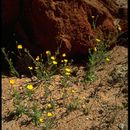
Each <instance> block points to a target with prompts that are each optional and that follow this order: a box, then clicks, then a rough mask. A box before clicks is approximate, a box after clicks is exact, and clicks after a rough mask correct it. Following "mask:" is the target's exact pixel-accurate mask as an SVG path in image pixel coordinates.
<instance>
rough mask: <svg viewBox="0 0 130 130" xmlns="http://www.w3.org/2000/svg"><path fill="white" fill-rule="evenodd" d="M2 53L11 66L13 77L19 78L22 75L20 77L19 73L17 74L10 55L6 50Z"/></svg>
mask: <svg viewBox="0 0 130 130" xmlns="http://www.w3.org/2000/svg"><path fill="white" fill-rule="evenodd" d="M2 52H3V54H4V56H5V59H6V61H7V62H8V64H9V68H10V73H11V75H12V76H16V77H19V76H20V75H19V73H18V72H17V70H16V69H15V67H14V65H13V62H12V59H11V58H9V56H8V53H6V52H5V48H2Z"/></svg>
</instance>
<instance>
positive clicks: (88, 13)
mask: <svg viewBox="0 0 130 130" xmlns="http://www.w3.org/2000/svg"><path fill="white" fill-rule="evenodd" d="M100 1H101V0H90V1H88V0H23V1H22V3H23V5H22V7H20V8H22V10H21V12H20V14H19V15H21V19H20V20H19V23H17V25H16V31H17V33H18V35H19V36H20V37H21V39H22V40H23V41H24V42H25V43H26V44H25V46H28V47H29V48H31V49H32V50H34V51H35V52H40V51H45V50H50V51H53V52H54V51H56V49H57V47H59V46H60V45H61V47H60V51H61V52H67V53H71V54H74V55H75V54H86V52H87V50H88V48H93V47H94V46H95V44H96V43H95V38H98V35H99V34H98V35H97V33H96V32H97V31H96V30H94V28H93V22H92V20H93V18H92V16H95V18H96V16H98V19H97V21H96V29H97V30H100V31H107V32H108V33H109V32H114V31H115V27H114V24H113V17H112V15H111V13H110V12H109V10H108V9H107V8H106V7H105V6H104V5H103V3H101V2H100ZM11 2H12V1H11ZM14 2H16V0H15V1H14ZM102 2H103V1H102ZM16 3H17V2H16ZM12 6H13V7H14V5H12ZM14 10H15V11H16V10H17V8H15V9H14ZM11 15H13V16H14V15H16V14H15V13H13V12H12V14H10V16H11ZM11 18H12V17H9V19H11ZM102 28H103V29H102Z"/></svg>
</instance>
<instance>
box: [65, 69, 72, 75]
mask: <svg viewBox="0 0 130 130" xmlns="http://www.w3.org/2000/svg"><path fill="white" fill-rule="evenodd" d="M65 75H67V76H69V75H71V69H70V68H65Z"/></svg>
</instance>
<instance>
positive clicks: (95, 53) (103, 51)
mask: <svg viewBox="0 0 130 130" xmlns="http://www.w3.org/2000/svg"><path fill="white" fill-rule="evenodd" d="M96 41H97V42H100V44H97V46H96V47H94V48H93V49H89V56H88V64H87V71H86V74H85V77H84V81H94V80H95V79H96V75H95V71H96V68H97V67H98V66H99V65H101V64H102V63H105V61H109V58H108V53H107V46H106V44H105V43H104V42H103V41H101V40H100V39H96Z"/></svg>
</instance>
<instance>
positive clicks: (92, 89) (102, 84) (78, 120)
mask: <svg viewBox="0 0 130 130" xmlns="http://www.w3.org/2000/svg"><path fill="white" fill-rule="evenodd" d="M110 54H111V55H110V62H108V63H105V64H103V65H101V66H99V68H97V71H96V75H97V79H96V81H94V82H92V83H90V84H84V85H83V84H80V83H78V84H77V83H75V84H71V86H70V87H69V88H68V89H67V91H68V93H69V92H70V91H71V90H75V92H74V94H72V93H70V94H68V95H69V97H68V98H67V99H66V100H65V101H64V102H63V100H62V98H61V93H63V88H59V87H58V84H59V80H60V77H59V76H58V75H56V76H54V78H53V80H52V85H51V86H50V87H49V89H50V91H52V97H51V98H52V99H53V100H55V101H57V104H58V107H57V109H56V110H55V111H54V114H55V116H56V123H55V125H54V127H53V128H52V130H128V82H127V80H128V79H127V71H128V48H125V47H123V46H116V47H114V48H113V49H112V50H111V51H110ZM82 68H83V67H82V66H80V67H79V71H78V73H79V74H78V75H77V76H79V77H80V75H82V73H83V69H82ZM10 79H15V85H14V86H13V87H11V86H10V84H9V80H10ZM76 79H77V78H76V77H75V78H74V79H73V80H76ZM29 81H30V78H21V79H20V78H16V77H6V76H2V130H30V129H33V130H41V129H40V128H37V127H36V126H35V125H34V124H33V123H32V122H30V123H28V124H27V125H21V121H23V120H27V119H28V117H26V116H25V115H23V116H21V117H20V118H18V120H16V119H13V118H11V117H10V116H9V113H10V112H12V111H13V110H14V106H13V99H12V91H13V89H14V88H16V89H17V90H18V91H20V92H22V91H23V86H24V85H25V84H27V82H29ZM42 89H43V87H42V83H41V85H39V86H38V87H37V89H36V92H35V95H34V98H37V99H38V100H39V107H42V103H41V98H42V97H43V93H42ZM73 96H75V97H78V98H79V99H80V108H79V109H77V110H74V111H72V112H69V113H66V108H64V107H63V106H62V105H63V104H67V103H69V102H70V103H71V102H72V100H71V99H72V97H73ZM84 107H87V109H88V112H87V113H86V114H85V113H84V112H83V110H84ZM61 115H62V116H61Z"/></svg>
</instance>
